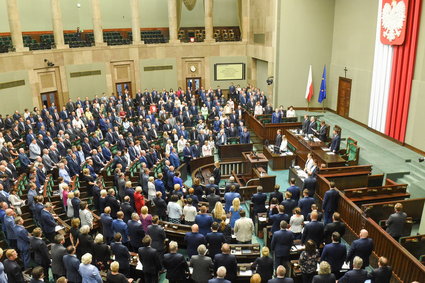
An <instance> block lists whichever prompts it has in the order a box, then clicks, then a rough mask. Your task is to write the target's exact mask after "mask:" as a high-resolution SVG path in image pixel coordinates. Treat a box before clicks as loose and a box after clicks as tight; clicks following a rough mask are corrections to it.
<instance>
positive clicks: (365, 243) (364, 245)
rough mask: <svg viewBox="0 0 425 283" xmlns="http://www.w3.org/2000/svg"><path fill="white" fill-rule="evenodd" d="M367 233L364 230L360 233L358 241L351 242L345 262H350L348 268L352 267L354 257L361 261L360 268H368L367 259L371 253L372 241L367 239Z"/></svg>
mask: <svg viewBox="0 0 425 283" xmlns="http://www.w3.org/2000/svg"><path fill="white" fill-rule="evenodd" d="M368 236H369V232H368V231H367V230H366V229H362V230H361V231H360V239H357V240H355V241H353V243H352V244H351V247H350V250H349V251H348V255H347V261H350V267H351V266H352V265H353V259H354V257H355V256H359V257H360V258H361V259H362V260H363V261H362V263H363V265H362V266H361V268H363V269H364V268H365V267H366V266H369V257H370V255H371V254H372V251H373V240H372V239H370V238H368Z"/></svg>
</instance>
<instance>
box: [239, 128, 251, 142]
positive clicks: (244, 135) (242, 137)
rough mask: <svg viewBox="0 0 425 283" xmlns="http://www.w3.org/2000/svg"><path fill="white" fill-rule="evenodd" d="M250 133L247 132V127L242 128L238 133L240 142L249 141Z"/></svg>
mask: <svg viewBox="0 0 425 283" xmlns="http://www.w3.org/2000/svg"><path fill="white" fill-rule="evenodd" d="M250 142H251V140H250V134H249V132H248V129H247V128H246V127H244V128H243V131H242V133H241V135H240V143H241V144H242V143H250Z"/></svg>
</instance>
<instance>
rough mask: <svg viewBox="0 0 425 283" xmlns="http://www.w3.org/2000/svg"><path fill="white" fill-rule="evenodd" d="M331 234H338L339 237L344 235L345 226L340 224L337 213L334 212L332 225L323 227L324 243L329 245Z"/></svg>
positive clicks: (339, 217)
mask: <svg viewBox="0 0 425 283" xmlns="http://www.w3.org/2000/svg"><path fill="white" fill-rule="evenodd" d="M333 232H338V233H339V235H340V236H341V237H343V236H344V234H345V224H344V223H343V222H341V216H340V215H339V213H338V212H334V214H333V215H332V223H328V224H326V225H325V243H326V244H329V243H330V242H331V241H332V240H331V236H332V234H333Z"/></svg>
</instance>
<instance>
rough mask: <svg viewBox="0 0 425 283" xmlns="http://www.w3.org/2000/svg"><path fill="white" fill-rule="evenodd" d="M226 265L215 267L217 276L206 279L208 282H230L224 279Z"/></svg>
mask: <svg viewBox="0 0 425 283" xmlns="http://www.w3.org/2000/svg"><path fill="white" fill-rule="evenodd" d="M226 273H227V270H226V267H225V266H220V267H219V268H218V269H217V277H216V278H213V279H210V280H208V283H231V282H230V281H229V280H226V279H225V278H226Z"/></svg>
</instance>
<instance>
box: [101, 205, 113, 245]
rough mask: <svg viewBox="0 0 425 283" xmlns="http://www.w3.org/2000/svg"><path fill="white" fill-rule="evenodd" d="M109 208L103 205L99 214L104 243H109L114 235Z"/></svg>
mask: <svg viewBox="0 0 425 283" xmlns="http://www.w3.org/2000/svg"><path fill="white" fill-rule="evenodd" d="M110 213H111V208H110V207H109V206H107V207H105V209H104V212H103V213H102V214H101V215H100V222H101V223H102V232H103V236H104V237H105V240H106V243H107V244H108V245H109V244H110V243H111V242H112V239H113V237H114V231H113V228H112V221H113V219H112V217H111V215H110Z"/></svg>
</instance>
